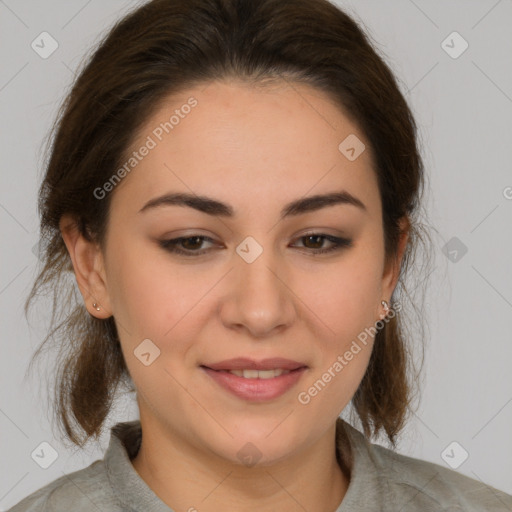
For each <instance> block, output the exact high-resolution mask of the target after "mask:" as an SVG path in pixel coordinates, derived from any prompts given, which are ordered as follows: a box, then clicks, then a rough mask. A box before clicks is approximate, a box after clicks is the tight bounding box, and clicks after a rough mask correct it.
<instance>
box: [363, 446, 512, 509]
mask: <svg viewBox="0 0 512 512" xmlns="http://www.w3.org/2000/svg"><path fill="white" fill-rule="evenodd" d="M371 452H372V453H373V456H374V458H375V459H376V461H378V463H379V466H380V467H381V468H383V469H384V470H385V472H386V476H385V478H386V480H387V482H388V485H389V486H390V487H391V488H392V489H393V491H392V492H393V493H394V494H395V495H398V496H401V497H402V499H410V500H411V501H412V502H416V503H417V504H419V503H423V502H424V503H425V504H427V503H429V504H430V503H432V505H434V506H436V507H438V508H437V509H436V510H439V507H442V508H441V510H450V511H452V510H453V511H456V510H459V511H461V510H464V511H465V512H473V511H475V512H477V511H482V510H486V511H489V512H491V511H496V512H498V511H505V510H512V496H510V495H508V494H505V493H504V492H502V491H499V490H498V489H495V488H494V487H491V486H490V485H487V484H485V483H483V482H480V481H478V480H475V479H473V478H470V477H468V476H465V475H462V474H461V473H458V472H456V471H454V470H451V469H448V468H446V467H443V466H441V465H439V464H434V463H432V462H427V461H424V460H419V459H415V458H412V457H407V456H405V455H399V454H397V453H396V452H394V451H392V450H389V449H387V448H384V447H382V446H379V445H372V447H371ZM421 510H423V509H421Z"/></svg>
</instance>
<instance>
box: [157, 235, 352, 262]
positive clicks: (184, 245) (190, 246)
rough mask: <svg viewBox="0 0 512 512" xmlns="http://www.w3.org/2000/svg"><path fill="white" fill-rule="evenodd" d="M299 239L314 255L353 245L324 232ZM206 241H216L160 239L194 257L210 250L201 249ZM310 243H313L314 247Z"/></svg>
mask: <svg viewBox="0 0 512 512" xmlns="http://www.w3.org/2000/svg"><path fill="white" fill-rule="evenodd" d="M298 240H301V241H302V240H303V241H306V243H305V244H304V245H303V246H302V247H305V248H306V249H310V250H309V251H308V252H310V253H311V254H312V255H316V254H325V253H330V252H334V251H340V250H341V249H344V248H348V247H352V240H350V239H348V238H339V237H336V236H332V235H326V234H323V233H308V234H307V235H303V236H301V237H299V238H298ZM325 241H328V242H330V243H331V244H332V245H331V247H328V248H322V247H321V246H323V244H324V242H325ZM204 242H211V243H215V241H214V240H213V239H212V238H209V237H207V236H204V235H192V236H187V237H179V238H173V239H171V240H159V244H160V246H161V247H162V248H164V249H165V250H166V251H169V252H171V253H175V254H181V255H184V256H192V257H194V256H201V255H202V254H206V253H208V252H210V249H208V248H207V249H204V248H203V249H201V246H202V244H203V243H204ZM310 245H313V247H311V246H310ZM299 247H300V246H299Z"/></svg>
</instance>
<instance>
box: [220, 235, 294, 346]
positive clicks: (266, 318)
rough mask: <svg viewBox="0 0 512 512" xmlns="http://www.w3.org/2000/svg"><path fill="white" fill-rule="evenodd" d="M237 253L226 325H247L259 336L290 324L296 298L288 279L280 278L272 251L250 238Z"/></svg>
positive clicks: (240, 246)
mask: <svg viewBox="0 0 512 512" xmlns="http://www.w3.org/2000/svg"><path fill="white" fill-rule="evenodd" d="M236 252H237V254H236V255H235V268H234V269H233V286H232V287H231V295H230V298H229V305H228V307H227V308H225V309H224V313H225V316H224V321H225V322H228V323H231V324H241V325H244V326H245V327H246V328H247V329H249V330H250V331H252V333H253V334H254V335H258V336H262V335H264V334H266V333H268V332H270V331H271V330H273V329H275V328H276V327H278V326H282V325H285V324H289V322H290V321H291V319H292V316H293V312H294V306H293V300H292V296H293V294H291V293H290V292H289V290H288V288H287V287H286V286H285V284H284V283H286V276H284V275H280V274H283V272H284V271H283V266H282V265H281V264H280V263H279V262H278V261H277V259H276V258H275V257H274V256H275V255H274V251H273V250H272V247H268V248H267V247H263V246H262V245H261V244H259V243H258V242H257V241H256V240H255V239H254V238H252V237H247V238H246V239H245V240H244V241H242V242H241V243H240V244H239V245H238V247H237V248H236ZM225 306H226V305H225Z"/></svg>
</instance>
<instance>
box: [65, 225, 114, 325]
mask: <svg viewBox="0 0 512 512" xmlns="http://www.w3.org/2000/svg"><path fill="white" fill-rule="evenodd" d="M59 228H60V232H61V235H62V239H63V240H64V243H65V244H66V247H67V250H68V252H69V255H70V257H71V261H72V263H73V269H74V271H75V277H76V281H77V284H78V288H79V289H80V293H81V294H82V297H83V298H84V302H85V307H86V308H87V310H88V311H89V313H90V314H91V315H93V316H95V317H97V318H102V319H103V318H108V317H110V316H112V311H111V305H110V300H109V296H108V293H107V281H106V275H105V267H104V261H103V254H102V252H101V250H100V247H99V246H98V244H97V243H96V242H94V241H92V240H87V239H86V238H85V237H84V236H83V235H82V233H80V230H79V229H78V225H77V223H76V220H75V219H74V218H72V217H71V216H70V215H63V216H62V218H61V220H60V222H59ZM93 304H96V307H99V308H100V310H99V311H98V310H97V309H96V307H93Z"/></svg>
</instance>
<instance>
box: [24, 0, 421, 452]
mask: <svg viewBox="0 0 512 512" xmlns="http://www.w3.org/2000/svg"><path fill="white" fill-rule="evenodd" d="M228 77H236V78H238V79H243V80H246V81H247V82H248V83H253V84H261V83H266V82H269V81H270V82H271V81H272V80H275V81H278V80H286V81H290V82H292V83H293V82H297V83H298V82H302V83H307V84H310V85H312V86H314V87H316V88H318V89H319V90H322V91H325V92H326V93H327V94H328V95H329V96H330V98H331V99H332V100H334V101H335V102H336V103H337V104H338V105H339V106H340V107H341V108H342V109H343V111H344V112H345V113H346V114H347V115H349V116H350V117H351V118H352V119H353V120H354V121H355V122H356V123H357V125H358V126H359V127H360V128H361V130H362V132H363V133H364V134H365V135H366V137H367V140H368V141H369V143H370V147H371V150H372V154H373V155H374V163H375V172H376V175H377V179H378V186H379V191H380V194H381V199H382V217H383V229H384V236H385V257H386V260H387V261H389V258H392V257H393V256H395V255H396V253H397V242H398V237H399V235H400V228H399V221H400V219H402V218H404V217H406V218H407V219H408V220H409V226H410V231H409V233H410V234H409V240H408V244H407V247H406V250H405V253H404V257H403V260H402V265H401V270H400V279H399V284H398V286H397V289H395V292H394V294H393V297H392V299H393V300H396V293H397V291H401V290H405V286H404V282H403V281H404V277H405V273H406V270H407V269H408V267H409V266H410V264H411V262H412V261H413V254H414V252H415V249H416V247H417V245H418V241H420V240H422V237H421V236H420V229H421V224H420V223H419V222H418V221H417V218H416V217H417V214H418V209H419V206H420V204H421V203H420V196H421V193H422V187H423V180H424V176H423V164H422V161H421V157H420V155H419V149H418V146H417V133H416V131H417V128H416V125H415V122H414V119H413V116H412V114H411V111H410V109H409V107H408V105H407V102H406V100H405V99H404V97H403V95H402V94H401V92H400V90H399V87H398V85H397V82H396V80H395V78H394V76H393V74H392V72H391V70H390V69H389V67H388V66H387V64H385V62H384V61H383V59H382V58H381V57H380V56H379V55H378V54H377V52H376V50H375V49H374V48H373V47H372V45H371V44H370V42H369V39H368V36H366V35H365V33H364V32H363V31H362V30H361V29H360V28H359V26H358V25H357V24H356V22H355V21H354V20H353V19H352V18H351V17H349V16H348V15H347V14H346V13H344V12H343V11H341V10H340V9H338V8H337V7H336V6H334V5H333V4H331V3H329V2H328V1H327V0H288V1H286V2H283V1H281V0H258V1H253V0H153V1H150V2H148V3H147V4H145V5H143V6H141V7H139V8H137V9H136V10H135V11H133V12H132V13H130V14H129V15H127V16H126V17H125V18H123V19H122V20H120V21H119V22H118V23H117V24H116V25H115V26H114V27H113V28H112V29H111V30H110V32H109V33H108V34H107V35H106V37H105V38H104V39H103V40H102V41H101V42H100V44H99V47H98V48H97V49H96V50H95V51H94V53H93V54H92V56H91V57H90V58H89V59H88V61H87V62H86V63H85V64H84V67H83V69H82V70H81V72H80V74H79V75H78V76H77V78H76V80H75V82H74V84H73V86H72V88H71V91H70V92H69V94H68V95H67V96H66V99H65V101H64V103H63V105H62V107H61V110H60V112H59V116H58V118H57V120H56V123H55V125H54V127H53V129H52V134H54V138H53V141H52V143H51V152H50V157H49V159H48V161H47V165H46V174H45V176H44V180H43V182H42V184H41V188H40V191H39V210H40V215H41V224H40V228H41V241H42V244H41V251H42V252H41V269H40V271H39V274H38V276H37V278H36V281H35V282H34V285H33V287H32V290H31V292H30V295H29V297H28V298H27V302H26V304H25V311H26V312H27V311H28V309H29V307H30V304H31V302H32V300H33V299H34V297H35V296H36V295H37V294H38V293H39V292H40V291H41V290H43V289H44V290H46V291H48V292H50V293H51V294H52V297H53V314H52V319H51V324H52V329H50V332H49V334H48V335H47V336H46V338H45V339H44V341H43V342H42V344H41V346H40V347H39V348H38V350H37V351H36V353H35V354H34V357H33V359H32V361H31V363H30V366H31V365H32V363H33V361H34V359H35V358H36V356H37V355H38V354H39V353H40V350H41V349H42V347H43V346H44V345H45V344H46V342H47V341H48V340H49V339H54V340H56V341H57V346H58V348H59V355H60V361H59V365H58V371H57V372H55V378H56V381H55V382H56V384H57V385H56V386H55V400H54V412H55V417H56V418H57V419H58V420H59V426H60V427H62V426H63V427H64V431H65V434H66V435H67V437H68V438H69V439H70V440H71V441H72V442H73V443H75V444H76V445H79V446H82V445H83V444H85V442H86V441H87V440H88V439H89V438H91V437H92V436H95V437H98V436H99V435H100V433H101V429H102V426H103V424H104V422H105V419H106V417H107V416H108V414H109V411H110V410H111V407H112V404H113V402H114V399H115V398H116V393H117V391H118V387H119V386H120V385H121V384H124V385H126V386H128V388H129V390H130V391H133V390H134V388H133V387H130V385H131V386H133V382H131V378H130V376H129V373H128V370H127V367H126V364H125V361H124V359H123V355H122V352H121V347H120V343H119V337H118V332H117V329H116V325H115V322H114V318H113V317H110V318H108V319H106V320H101V319H97V318H94V317H92V316H91V315H89V313H88V312H87V310H86V308H85V306H84V304H83V301H82V300H81V296H80V294H79V293H77V286H76V282H75V279H74V274H73V267H72V265H71V259H70V257H69V254H68V252H67V249H66V246H65V244H64V242H63V239H62V237H61V233H60V230H59V221H60V219H61V217H62V215H64V214H71V215H72V216H73V218H74V219H76V222H77V226H78V228H79V229H80V232H81V233H82V234H83V236H84V237H86V238H87V239H89V240H95V241H97V242H98V243H99V244H100V245H101V246H102V244H103V243H104V238H105V232H106V226H107V222H108V211H109V204H110V198H111V194H108V195H107V197H106V198H105V199H103V200H98V199H97V198H96V196H95V195H94V193H93V191H94V190H95V189H96V188H97V187H101V186H102V184H104V183H105V182H106V181H107V180H108V179H109V178H110V177H111V176H112V174H113V172H114V171H115V170H116V169H118V168H119V166H121V165H122V162H123V161H124V155H125V153H126V151H127V148H129V146H130V144H131V142H132V141H133V140H134V137H135V135H136V134H137V130H139V129H140V128H141V126H143V124H144V123H145V121H146V120H147V119H148V118H149V117H150V116H151V115H152V113H153V112H155V110H156V109H157V108H158V106H159V104H160V102H161V101H163V100H164V99H165V98H166V97H168V96H169V95H171V94H173V93H175V92H181V91H183V90H186V88H187V87H191V86H192V85H195V84H200V83H205V82H208V81H211V80H216V79H225V78H228ZM49 147H50V146H49ZM407 302H408V303H409V302H411V301H407ZM405 305H406V304H402V306H405ZM413 307H415V306H414V304H413ZM402 314H403V312H400V313H399V312H396V315H395V316H394V317H393V318H392V319H391V320H390V321H389V322H388V323H387V324H386V325H385V326H384V328H382V329H381V330H379V331H378V333H377V335H376V339H375V345H374V350H373V352H372V355H371V359H370V363H369V366H368V369H367V371H366V374H365V375H364V377H363V379H362V382H361V384H360V386H359V388H358V390H357V392H356V393H355V395H354V397H353V400H352V405H353V408H354V410H355V412H356V413H357V417H358V418H359V420H360V422H361V425H362V428H363V430H364V433H365V435H366V436H367V437H370V436H371V435H377V434H378V433H379V432H380V431H381V430H384V432H385V433H386V435H387V436H388V438H389V440H390V441H391V442H394V440H395V436H396V435H397V433H398V432H399V431H400V429H401V428H402V426H403V424H404V420H405V418H406V413H407V411H408V408H409V405H410V403H411V396H412V395H411V389H413V387H411V384H412V385H414V383H415V382H416V379H411V375H412V373H411V371H412V370H413V369H414V368H413V366H411V362H412V359H411V357H410V354H409V353H408V348H407V344H406V343H405V339H406V335H405V332H404V327H405V325H404V324H403V321H402ZM420 327H421V326H420ZM80 429H81V430H82V431H83V432H85V435H83V434H82V432H80Z"/></svg>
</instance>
